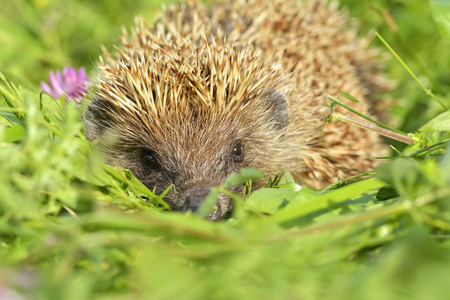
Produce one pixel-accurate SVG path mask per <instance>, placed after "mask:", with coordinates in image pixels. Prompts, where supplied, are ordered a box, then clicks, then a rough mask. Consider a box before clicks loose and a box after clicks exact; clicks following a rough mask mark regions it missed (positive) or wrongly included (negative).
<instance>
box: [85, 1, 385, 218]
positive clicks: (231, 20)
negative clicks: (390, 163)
mask: <svg viewBox="0 0 450 300" xmlns="http://www.w3.org/2000/svg"><path fill="white" fill-rule="evenodd" d="M121 43H122V46H121V47H117V48H116V49H117V52H116V53H115V54H109V53H107V52H105V56H106V62H104V61H103V60H102V59H101V64H100V66H99V70H100V72H99V75H98V81H97V84H96V85H97V92H96V96H95V98H94V101H93V102H92V103H91V104H90V106H89V108H88V109H87V111H86V112H85V114H84V117H83V119H84V122H85V127H86V134H87V138H88V139H89V140H94V139H98V140H99V145H100V147H101V149H102V151H104V153H105V156H106V158H107V162H108V163H110V164H113V165H118V166H120V167H124V168H128V169H130V170H131V171H132V173H133V174H134V175H135V176H136V177H137V178H138V179H139V180H141V181H142V182H143V183H144V184H145V185H146V186H148V187H149V188H151V189H153V188H155V189H156V192H162V191H163V190H164V189H166V188H167V187H168V186H169V185H171V184H173V187H172V189H171V190H170V192H169V193H168V194H167V196H166V198H165V200H166V201H167V203H168V204H169V205H170V206H171V207H172V209H174V210H187V209H192V210H195V209H196V208H198V206H199V205H200V204H201V202H202V201H203V199H204V198H205V197H206V195H207V194H208V193H209V190H210V188H211V187H213V186H217V185H220V184H221V183H222V182H223V180H224V179H225V177H227V175H229V174H230V173H232V172H237V171H239V169H241V168H244V167H256V168H260V169H261V170H263V171H264V174H265V175H266V178H264V179H262V180H260V181H259V182H257V183H256V184H255V183H254V185H256V186H257V187H258V186H262V185H263V184H264V183H266V182H267V178H268V177H269V176H274V175H276V174H278V173H279V172H282V171H289V172H290V173H292V175H293V176H294V177H295V179H296V181H297V182H299V183H300V184H305V185H307V186H309V187H313V188H320V187H323V186H325V185H327V184H330V183H332V182H335V181H336V180H337V179H338V178H340V177H347V176H350V175H355V174H358V173H361V172H364V171H367V170H370V169H372V168H373V167H374V166H375V162H374V160H373V159H371V157H372V156H374V155H377V154H379V153H380V151H381V148H382V147H381V146H380V142H379V140H378V138H377V136H376V135H375V134H374V133H371V132H368V131H364V130H362V129H360V128H357V127H354V126H350V125H348V124H344V123H340V122H331V123H330V124H328V125H326V126H325V127H323V126H324V124H325V121H326V119H327V115H328V112H329V108H328V107H327V105H326V100H327V96H328V95H333V96H337V95H338V92H339V90H344V91H346V92H347V93H350V94H351V95H353V96H355V97H356V98H358V99H360V100H361V101H360V102H359V103H352V106H353V107H354V108H355V109H357V110H358V111H360V112H362V113H364V114H368V102H369V100H368V99H369V98H372V97H373V96H374V95H376V93H377V92H378V90H379V89H380V87H382V78H380V76H379V75H378V73H377V71H376V70H375V67H374V63H373V62H372V61H373V56H374V55H373V54H372V53H371V51H369V50H368V49H367V42H366V41H365V40H362V39H359V38H357V36H356V29H355V27H354V26H351V24H350V22H349V19H348V18H347V16H346V15H345V14H344V13H342V12H340V11H338V10H337V8H336V5H333V4H326V3H324V2H323V1H289V0H283V1H280V0H276V1H270V0H265V1H261V0H259V1H258V0H248V1H245V0H239V1H231V0H230V1H225V3H215V4H212V5H204V4H201V3H200V2H197V1H188V2H187V3H185V4H181V5H178V6H173V7H170V8H168V9H166V10H165V12H164V13H163V14H162V15H161V16H159V17H158V18H157V19H156V21H155V22H154V23H148V22H146V21H144V20H143V19H142V18H137V20H136V27H135V29H134V30H133V31H132V33H131V35H129V34H128V33H127V32H126V31H124V34H123V36H122V37H121ZM341 112H342V113H344V114H345V113H346V112H345V111H341ZM322 129H323V133H322ZM217 206H218V209H217V211H216V212H215V213H213V214H212V215H211V216H210V218H211V219H213V220H214V219H218V218H223V217H226V216H229V214H230V211H231V201H230V199H229V198H228V197H226V196H223V195H222V196H220V197H219V200H218V204H217Z"/></svg>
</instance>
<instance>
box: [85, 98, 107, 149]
mask: <svg viewBox="0 0 450 300" xmlns="http://www.w3.org/2000/svg"><path fill="white" fill-rule="evenodd" d="M108 108H109V109H110V108H111V104H110V103H109V101H107V100H104V99H97V100H94V101H93V102H92V103H91V104H89V106H88V108H87V109H86V111H85V112H84V113H83V117H82V119H83V123H84V131H85V132H86V138H87V139H88V141H93V140H95V139H99V138H101V137H102V136H103V134H104V132H105V131H106V130H107V129H108V128H109V127H110V124H111V122H110V116H109V114H108V113H107V111H108Z"/></svg>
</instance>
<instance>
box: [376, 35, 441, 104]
mask: <svg viewBox="0 0 450 300" xmlns="http://www.w3.org/2000/svg"><path fill="white" fill-rule="evenodd" d="M375 34H376V35H377V37H378V38H379V39H380V40H381V42H382V43H383V44H384V45H385V46H386V48H388V49H389V51H390V52H391V53H392V54H393V55H394V56H395V58H396V59H397V60H398V61H399V62H400V64H401V65H402V66H403V67H404V68H405V69H406V71H408V73H409V75H411V77H412V78H413V79H414V80H415V81H416V82H417V84H418V85H419V86H420V88H421V89H422V90H423V91H424V92H425V93H426V94H427V95H428V96H430V97H431V98H433V99H434V100H435V101H437V102H438V103H439V104H440V105H441V106H442V107H443V108H444V109H445V110H448V107H447V105H445V103H444V102H442V101H441V100H439V99H438V97H436V95H435V94H433V92H432V91H431V90H429V89H427V88H426V87H425V86H424V85H423V84H422V82H420V80H419V78H417V76H416V75H415V74H414V73H413V71H411V69H410V68H409V67H408V66H407V65H406V63H405V62H404V61H403V60H402V59H401V58H400V56H398V54H397V53H396V52H395V51H394V49H392V48H391V46H389V44H388V43H387V42H386V41H385V40H384V39H383V38H382V37H381V35H380V34H379V33H378V32H375Z"/></svg>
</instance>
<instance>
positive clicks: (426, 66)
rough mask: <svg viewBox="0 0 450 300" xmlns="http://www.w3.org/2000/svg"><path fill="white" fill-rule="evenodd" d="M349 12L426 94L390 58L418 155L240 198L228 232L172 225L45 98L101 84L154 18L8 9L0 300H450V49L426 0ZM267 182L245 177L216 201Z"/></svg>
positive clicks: (43, 0)
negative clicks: (113, 55)
mask: <svg viewBox="0 0 450 300" xmlns="http://www.w3.org/2000/svg"><path fill="white" fill-rule="evenodd" d="M342 2H343V4H347V5H348V7H349V12H350V14H351V15H352V16H355V17H358V18H359V19H360V22H361V34H363V35H365V34H367V32H368V31H369V29H376V31H377V32H379V33H380V34H381V36H382V37H383V38H384V39H385V40H386V41H387V42H388V44H389V45H390V46H391V47H392V48H393V49H394V50H395V51H396V52H397V54H398V55H399V57H401V59H402V60H403V61H404V62H405V63H406V65H408V67H409V68H410V69H411V70H412V72H413V73H414V74H415V76H416V77H417V78H418V80H420V82H421V83H422V84H423V86H424V87H425V90H426V91H423V90H422V89H421V87H420V86H419V85H418V84H417V83H416V81H415V80H414V79H413V78H412V77H411V75H410V74H408V72H407V70H406V69H405V68H404V66H402V64H401V63H400V62H398V61H397V60H396V59H395V58H394V55H393V54H390V53H388V54H386V55H387V56H388V57H391V59H390V60H389V63H388V65H387V70H386V72H387V73H388V74H389V76H390V77H391V78H392V79H393V80H394V81H396V82H397V86H396V87H395V88H393V89H392V90H391V91H389V93H387V94H386V95H385V99H389V98H395V99H398V100H397V102H396V103H394V105H393V106H392V108H391V111H390V114H389V118H388V123H389V124H390V125H391V126H393V127H395V128H396V129H397V130H400V131H403V132H412V133H413V134H411V135H410V138H411V139H412V140H414V144H412V145H411V146H408V147H407V148H405V149H403V147H404V146H403V145H401V144H397V143H395V144H393V145H394V147H395V148H396V149H398V152H399V153H394V156H395V157H396V158H394V159H390V160H386V163H385V164H383V165H382V166H381V167H380V168H378V169H377V170H375V172H373V173H369V174H366V176H365V177H363V179H360V180H359V181H356V182H353V183H349V182H348V181H346V180H345V179H343V180H342V181H341V182H339V183H337V184H335V185H333V186H330V187H329V188H327V189H324V190H322V191H314V190H311V189H309V188H307V187H303V188H302V189H301V190H299V189H298V185H296V184H295V183H293V182H292V180H291V178H290V177H289V176H288V175H286V176H284V177H282V178H281V179H280V180H279V181H277V182H276V183H273V184H272V185H275V188H266V189H264V190H260V191H254V192H253V193H252V194H251V195H250V196H249V197H248V199H246V200H245V201H243V199H242V198H241V197H240V196H235V197H234V198H233V200H234V206H235V207H236V211H235V214H234V217H233V218H232V219H230V220H228V221H225V222H221V223H211V222H207V221H205V220H203V219H202V218H201V216H200V215H201V213H200V214H199V215H189V214H181V213H175V212H167V211H164V204H163V202H162V201H161V197H160V196H158V195H154V194H153V193H152V192H151V191H149V190H148V189H147V188H146V187H145V186H143V185H142V184H141V183H139V182H138V181H137V180H136V179H134V177H132V176H131V174H130V173H129V172H128V171H126V170H119V169H116V168H113V167H108V166H105V165H103V164H102V163H101V160H100V155H99V154H98V153H95V152H93V150H92V149H91V147H90V145H89V143H88V142H87V141H86V139H85V136H84V132H83V125H82V123H81V120H80V116H81V113H82V111H83V109H84V107H85V106H86V103H85V104H83V105H81V106H80V107H78V106H76V105H75V104H74V103H73V102H69V103H65V101H64V99H60V100H54V99H52V98H51V97H49V96H48V95H46V94H41V93H40V88H39V82H40V81H41V80H47V78H48V71H49V70H51V69H61V68H62V67H64V66H65V65H75V66H77V67H80V66H85V67H86V68H87V70H88V73H91V74H93V73H95V67H94V64H93V63H92V61H96V59H97V57H98V55H99V54H100V47H99V45H100V44H105V45H111V44H113V43H114V41H115V40H116V36H117V35H118V34H119V33H120V26H121V25H126V26H131V24H132V22H133V16H134V15H135V14H137V13H139V14H142V15H144V16H146V17H149V16H151V15H152V14H153V13H154V9H153V7H154V6H153V4H149V3H147V1H143V0H139V1H133V2H130V1H125V0H122V1H120V0H116V1H97V2H93V1H87V0H86V1H75V0H73V1H66V2H64V4H62V2H59V1H56V0H53V1H52V0H34V1H25V0H16V1H3V2H0V12H1V13H0V44H1V45H2V47H1V50H0V71H1V73H2V75H1V78H0V94H1V98H0V115H1V116H2V117H1V118H0V299H22V298H21V297H20V296H22V297H24V298H25V299H92V298H95V299H136V298H137V299H447V298H448V295H447V289H448V286H449V284H450V242H449V238H450V154H449V152H448V151H446V148H448V145H449V142H448V138H449V135H448V131H449V130H450V128H449V127H450V126H449V119H450V115H449V112H448V111H447V112H446V111H444V109H443V108H442V105H441V104H439V102H438V101H435V100H433V97H430V92H427V91H428V90H431V93H432V94H433V95H434V97H437V98H438V99H439V100H440V101H441V102H442V103H444V105H447V107H448V106H449V105H450V99H449V98H450V77H449V74H450V73H449V72H448V70H449V62H450V51H448V49H449V44H450V42H449V40H446V39H445V38H443V37H446V36H445V30H442V28H441V27H440V26H441V23H439V18H440V17H439V16H437V17H438V20H437V21H438V24H440V25H439V26H436V24H435V20H433V14H432V12H430V9H429V5H428V3H427V2H426V1H418V0H411V1H400V0H397V1H382V0H378V1H370V3H372V4H371V5H372V6H370V5H367V2H365V1H358V2H356V1H349V0H348V1H342ZM434 2H436V1H434ZM443 3H444V2H443ZM159 5H160V4H155V6H159ZM445 7H446V6H445V5H444V8H442V7H441V8H440V9H441V10H442V9H445ZM447 7H448V6H447ZM441 12H442V11H441ZM440 15H444V14H440ZM438 29H440V30H438ZM442 32H443V33H444V35H443V37H442V36H441V35H440V33H442ZM447 38H448V37H447ZM374 44H376V45H377V46H378V47H380V48H382V49H386V48H385V47H384V46H383V43H382V42H381V41H380V40H379V39H376V38H375V39H374ZM386 51H387V50H386ZM385 101H387V100H385ZM436 116H437V117H436ZM419 129H420V131H419ZM258 176H259V173H258V172H257V171H255V170H245V171H244V172H243V173H242V174H241V175H240V176H238V175H234V176H233V177H232V178H230V179H229V180H227V182H226V183H225V184H224V186H222V187H219V188H218V189H219V190H221V191H223V189H224V188H225V187H226V186H227V185H233V184H239V183H240V182H243V181H245V180H247V179H249V178H255V177H258ZM13 292H14V293H16V296H11V295H12V293H13ZM7 293H9V294H10V296H9V298H8V296H5V295H6V294H7ZM18 295H19V296H18Z"/></svg>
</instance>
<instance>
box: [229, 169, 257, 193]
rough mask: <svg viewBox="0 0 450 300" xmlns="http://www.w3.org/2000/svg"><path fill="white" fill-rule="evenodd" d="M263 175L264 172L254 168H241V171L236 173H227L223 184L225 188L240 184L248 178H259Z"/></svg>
mask: <svg viewBox="0 0 450 300" xmlns="http://www.w3.org/2000/svg"><path fill="white" fill-rule="evenodd" d="M263 176H264V173H263V172H262V171H261V170H259V169H256V168H246V169H241V173H240V174H237V173H233V174H231V175H229V176H228V177H227V178H226V179H225V181H224V183H223V186H224V187H225V188H229V187H232V186H237V185H240V184H244V183H246V182H247V181H249V180H256V179H260V178H262V177H263Z"/></svg>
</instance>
